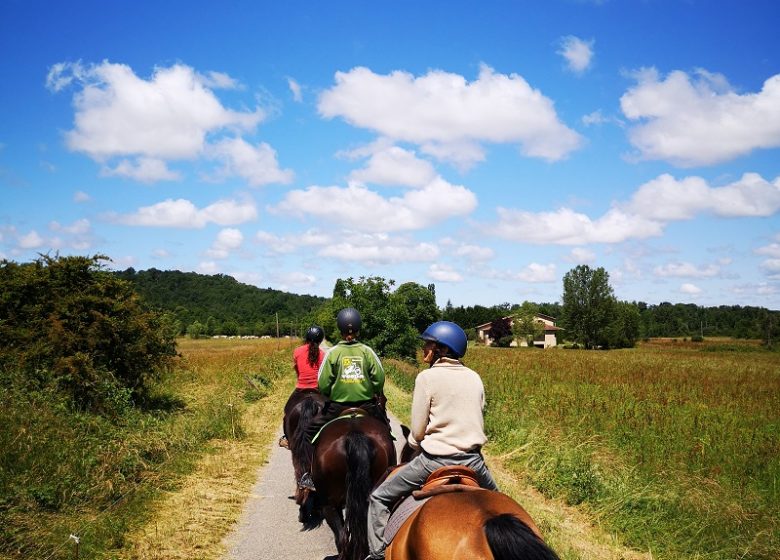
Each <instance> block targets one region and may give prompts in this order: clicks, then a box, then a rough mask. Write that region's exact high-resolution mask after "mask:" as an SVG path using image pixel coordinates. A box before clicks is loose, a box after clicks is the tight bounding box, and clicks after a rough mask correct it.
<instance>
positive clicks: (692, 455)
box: [392, 341, 780, 560]
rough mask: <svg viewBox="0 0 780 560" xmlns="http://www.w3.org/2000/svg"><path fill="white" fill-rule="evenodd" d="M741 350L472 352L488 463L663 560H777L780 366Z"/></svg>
mask: <svg viewBox="0 0 780 560" xmlns="http://www.w3.org/2000/svg"><path fill="white" fill-rule="evenodd" d="M733 348H734V345H733V344H729V345H726V346H725V347H724V349H723V350H718V349H717V346H716V345H713V344H712V343H709V344H707V345H705V346H703V345H701V344H698V345H697V344H688V343H677V342H673V341H666V343H665V344H647V345H642V346H640V347H639V348H637V349H632V350H621V351H610V352H595V351H575V350H571V351H569V350H548V351H540V350H533V349H527V350H524V349H511V348H510V349H498V348H495V349H494V348H474V349H470V350H469V353H468V354H467V357H466V363H467V365H469V366H470V367H472V368H473V369H475V370H476V371H478V372H479V373H480V374H481V375H482V377H483V380H484V382H485V386H486V392H487V397H488V408H487V412H486V428H487V430H488V433H489V437H490V440H491V443H490V445H489V447H488V452H489V453H492V454H497V455H502V456H503V457H504V458H505V459H506V460H507V463H508V464H509V465H510V466H511V467H512V468H513V469H515V471H516V473H517V474H518V475H520V476H524V477H526V478H527V479H528V480H529V481H530V482H531V483H532V484H533V485H534V486H535V487H536V488H538V489H539V490H541V491H542V492H543V493H545V494H546V495H548V496H551V497H556V498H561V499H564V500H565V501H566V502H568V503H569V504H577V505H579V506H580V507H582V508H584V509H586V510H588V511H590V512H591V513H592V514H593V515H594V516H595V517H596V519H597V520H598V522H599V523H601V524H603V525H605V526H606V527H607V528H608V529H611V530H614V531H617V532H619V533H621V535H622V536H623V538H624V540H625V541H626V542H627V543H629V544H631V545H633V546H636V547H638V548H641V549H644V550H648V549H649V550H652V552H653V554H654V556H655V557H657V558H664V559H678V558H679V559H682V558H707V559H713V560H715V559H723V560H726V559H734V558H755V559H761V560H764V559H765V560H770V559H772V560H776V559H777V558H778V557H780V354H778V353H772V352H766V351H760V349H758V348H757V347H755V346H750V345H740V348H742V349H741V350H740V351H734V349H733ZM392 375H393V376H394V377H393V378H394V379H396V378H398V377H400V378H406V380H403V379H402V380H401V384H404V383H406V385H407V386H408V385H410V379H409V375H410V374H409V373H408V372H407V373H405V374H404V373H402V372H401V371H400V370H396V369H394V370H393V373H392Z"/></svg>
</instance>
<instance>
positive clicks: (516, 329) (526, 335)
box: [512, 301, 544, 346]
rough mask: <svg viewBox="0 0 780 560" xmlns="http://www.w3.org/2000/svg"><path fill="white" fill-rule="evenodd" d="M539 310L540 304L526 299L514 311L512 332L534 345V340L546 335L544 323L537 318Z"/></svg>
mask: <svg viewBox="0 0 780 560" xmlns="http://www.w3.org/2000/svg"><path fill="white" fill-rule="evenodd" d="M538 312H539V306H538V305H536V304H535V303H531V302H530V301H524V302H523V304H522V305H521V306H520V307H519V308H518V309H517V310H516V311H515V313H514V322H513V323H512V333H513V334H514V336H515V337H516V338H519V339H522V340H525V341H526V343H527V344H528V346H533V344H534V340H536V339H537V338H539V337H541V336H544V325H543V324H542V323H541V322H540V321H538V320H537V319H536V314H537V313H538Z"/></svg>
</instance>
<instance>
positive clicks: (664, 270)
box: [653, 262, 721, 278]
mask: <svg viewBox="0 0 780 560" xmlns="http://www.w3.org/2000/svg"><path fill="white" fill-rule="evenodd" d="M653 273H654V274H655V275H656V276H660V277H664V278H667V277H678V278H712V277H714V276H718V275H720V273H721V267H720V266H719V265H716V264H708V265H705V266H701V267H698V266H696V265H695V264H692V263H689V262H672V263H667V264H665V265H662V266H657V267H655V269H653Z"/></svg>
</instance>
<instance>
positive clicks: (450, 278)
mask: <svg viewBox="0 0 780 560" xmlns="http://www.w3.org/2000/svg"><path fill="white" fill-rule="evenodd" d="M428 277H429V278H430V279H431V280H435V281H437V282H462V281H463V276H462V275H461V274H460V273H459V272H457V271H456V270H455V269H454V268H452V267H451V266H450V265H447V264H438V263H437V264H432V265H431V266H430V267H429V268H428Z"/></svg>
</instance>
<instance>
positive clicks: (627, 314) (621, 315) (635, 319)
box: [606, 301, 639, 348]
mask: <svg viewBox="0 0 780 560" xmlns="http://www.w3.org/2000/svg"><path fill="white" fill-rule="evenodd" d="M638 339H639V308H638V307H637V306H636V304H634V303H628V302H626V301H619V302H616V303H615V311H614V318H613V319H612V322H611V323H610V324H609V326H608V327H607V330H606V342H607V345H608V346H609V347H610V348H633V347H634V346H635V345H636V341H637V340H638Z"/></svg>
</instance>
